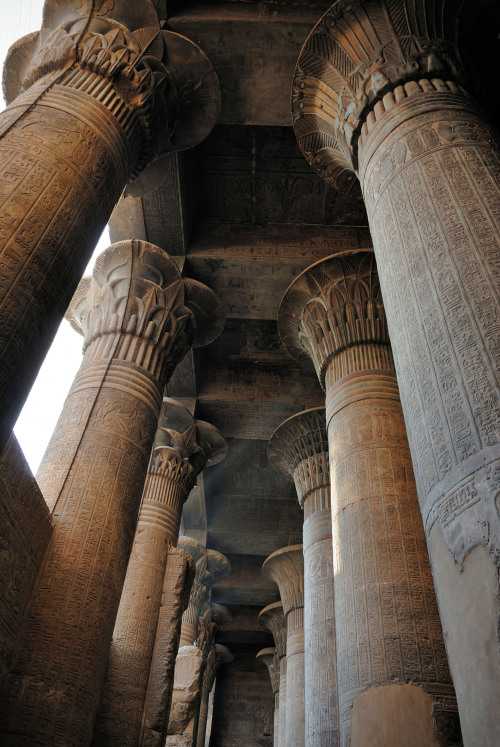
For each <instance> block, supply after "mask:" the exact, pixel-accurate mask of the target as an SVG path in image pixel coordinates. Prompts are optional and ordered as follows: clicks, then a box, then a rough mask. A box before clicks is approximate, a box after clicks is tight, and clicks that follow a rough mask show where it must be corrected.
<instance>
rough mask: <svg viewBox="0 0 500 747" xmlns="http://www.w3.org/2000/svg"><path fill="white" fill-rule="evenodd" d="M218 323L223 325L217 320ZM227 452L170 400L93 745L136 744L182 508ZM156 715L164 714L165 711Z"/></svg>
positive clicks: (150, 474)
mask: <svg viewBox="0 0 500 747" xmlns="http://www.w3.org/2000/svg"><path fill="white" fill-rule="evenodd" d="M206 295H208V294H206ZM201 300H203V299H201ZM198 306H200V307H201V305H200V304H198ZM213 321H214V322H216V323H215V324H214V326H215V327H216V330H217V329H218V328H219V324H218V322H219V320H218V319H217V318H216V319H214V320H213ZM197 331H198V326H197ZM205 337H207V338H208V339H210V338H209V335H208V334H206V335H205ZM226 450H227V449H226V444H225V441H224V439H223V438H222V436H221V434H220V433H219V431H218V430H217V428H214V427H213V426H210V425H209V424H208V423H204V422H202V421H196V420H194V418H193V417H192V416H191V414H190V413H189V411H188V410H186V409H185V408H183V407H181V406H180V405H179V404H178V403H176V402H175V401H174V400H171V399H167V400H164V402H163V406H162V412H161V414H160V419H159V423H158V430H157V432H156V436H155V442H154V446H153V453H152V455H151V460H150V463H149V468H148V475H147V477H146V483H145V486H144V493H143V496H142V503H141V508H140V511H139V518H138V522H137V528H136V532H135V537H134V543H133V546H132V552H131V555H130V559H129V563H128V567H127V575H126V577H125V583H124V585H123V590H122V596H121V600H120V607H119V609H118V616H117V619H116V623H115V629H114V632H113V643H112V644H111V650H110V660H109V664H108V672H107V678H106V683H105V686H104V696H103V704H102V707H101V709H100V713H99V715H98V718H97V723H96V726H95V729H94V739H93V743H94V744H95V745H98V744H107V745H110V744H115V743H116V744H118V745H120V747H125V745H134V744H136V743H137V740H138V738H139V733H140V731H141V726H142V725H143V724H144V716H143V712H144V703H145V699H146V693H147V687H148V680H149V678H150V668H151V661H152V656H153V647H154V645H155V638H156V633H157V630H158V620H159V614H160V606H161V601H162V593H163V594H165V593H166V594H167V595H168V593H169V592H168V589H165V588H164V577H165V568H166V565H167V558H168V552H169V549H170V547H172V546H175V545H176V543H177V537H178V534H179V523H180V519H181V512H182V506H183V504H184V501H185V500H186V499H187V497H188V495H189V492H190V490H191V489H192V488H193V487H194V484H195V482H196V479H197V477H198V474H199V473H200V472H201V470H202V469H203V468H204V466H205V465H206V464H207V463H209V462H210V461H212V462H213V463H216V462H217V461H219V460H220V459H222V458H223V457H224V456H225V453H226ZM178 597H179V595H178V594H175V592H174V598H178ZM162 679H163V678H162ZM161 689H162V690H163V682H162V685H161ZM165 705H166V702H165ZM155 720H162V719H161V718H160V716H159V714H157V716H156V718H155Z"/></svg>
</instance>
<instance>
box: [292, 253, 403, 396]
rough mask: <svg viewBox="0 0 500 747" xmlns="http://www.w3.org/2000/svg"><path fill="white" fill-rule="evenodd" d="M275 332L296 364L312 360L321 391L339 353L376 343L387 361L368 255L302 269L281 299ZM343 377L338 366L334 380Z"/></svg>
mask: <svg viewBox="0 0 500 747" xmlns="http://www.w3.org/2000/svg"><path fill="white" fill-rule="evenodd" d="M278 329H279V333H280V336H281V339H282V341H283V344H284V346H285V347H286V349H287V350H288V352H289V353H290V355H291V356H292V357H293V358H295V360H297V361H299V362H301V363H304V362H307V361H308V359H309V358H311V359H312V362H313V364H314V368H315V370H316V373H317V375H318V378H319V381H320V383H321V385H322V386H323V388H325V376H326V371H327V368H328V366H329V364H330V362H331V361H332V360H333V359H334V358H336V357H338V355H339V353H342V352H343V351H347V350H349V349H352V348H355V347H356V346H361V345H370V346H371V345H373V343H375V344H376V345H377V346H385V347H386V348H387V350H388V355H389V357H390V342H389V334H388V331H387V323H386V318H385V313H384V307H383V304H382V295H381V292H380V283H379V279H378V274H377V268H376V264H375V257H374V255H373V253H372V252H365V251H355V252H346V253H343V254H336V255H333V256H331V257H327V258H326V259H324V260H321V261H320V262H316V263H315V264H314V265H311V267H308V268H307V269H306V270H304V271H303V272H302V273H301V274H300V275H299V276H298V277H297V278H295V280H294V281H293V283H292V284H291V285H290V286H289V288H288V290H287V291H286V293H285V295H284V296H283V299H282V301H281V305H280V308H279V312H278ZM353 355H356V354H355V353H353ZM391 360H392V359H391ZM391 366H392V363H391ZM370 367H372V366H370ZM349 368H351V369H352V366H349ZM342 375H344V373H343V371H342V364H341V367H340V369H339V371H338V375H337V377H336V378H341V377H342Z"/></svg>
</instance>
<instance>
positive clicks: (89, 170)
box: [0, 89, 128, 428]
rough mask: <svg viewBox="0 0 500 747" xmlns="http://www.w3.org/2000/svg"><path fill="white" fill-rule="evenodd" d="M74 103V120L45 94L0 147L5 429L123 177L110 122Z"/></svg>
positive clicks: (96, 108)
mask: <svg viewBox="0 0 500 747" xmlns="http://www.w3.org/2000/svg"><path fill="white" fill-rule="evenodd" d="M80 99H81V100H80ZM78 104H79V106H81V110H80V116H76V115H75V112H77V111H78V110H77V109H75V108H74V107H73V108H72V110H71V109H70V105H69V104H68V101H67V100H65V98H64V97H63V96H62V95H61V93H60V90H59V89H56V90H53V91H51V92H50V93H48V94H47V95H46V97H45V99H44V102H43V105H42V104H39V105H38V106H37V108H36V110H33V111H32V112H30V113H29V114H27V115H26V116H25V118H24V119H23V121H22V124H20V125H19V126H17V127H16V128H15V129H14V130H12V131H11V132H9V133H7V134H6V135H5V137H4V138H3V139H2V141H1V143H0V156H1V158H0V160H1V163H2V166H1V170H0V205H1V211H2V215H1V217H0V236H1V239H2V241H1V245H2V249H1V255H0V289H1V290H2V306H1V312H2V330H1V333H0V344H1V349H0V372H1V381H2V387H1V388H2V414H3V415H5V414H7V416H6V419H5V427H6V428H7V427H8V425H9V424H10V425H12V420H13V419H14V418H15V415H16V413H17V411H18V409H20V402H19V399H18V397H19V396H20V397H21V398H22V397H23V396H24V395H25V393H26V389H27V388H29V384H30V383H31V380H32V378H33V377H34V375H35V371H36V369H37V367H38V366H39V364H40V362H41V358H42V357H43V355H44V354H45V352H46V348H47V347H48V344H49V339H50V338H51V336H52V335H53V333H54V331H55V327H54V325H55V322H56V321H57V320H58V318H60V316H61V315H62V313H63V312H64V309H65V308H66V306H67V305H68V303H69V301H70V298H71V295H72V293H73V291H74V289H75V287H76V284H77V282H78V280H79V278H80V277H81V274H82V271H83V269H84V267H85V264H86V262H87V261H88V258H89V256H90V254H91V252H92V249H93V247H94V246H95V243H96V241H97V239H98V237H99V235H100V233H101V232H102V230H103V228H104V225H105V223H106V220H107V218H108V216H109V214H110V212H111V210H112V207H113V204H114V203H115V201H116V200H117V199H118V196H119V193H120V189H121V187H122V184H123V182H124V180H125V178H126V176H125V175H126V172H127V164H128V155H127V152H126V143H125V141H124V140H123V138H119V137H117V138H114V139H113V138H110V137H109V122H107V121H106V120H105V118H104V115H103V113H102V111H101V109H102V107H101V106H100V105H99V104H98V103H97V102H93V101H92V99H88V101H87V98H86V97H83V96H80V97H79V98H78ZM91 125H92V126H91ZM26 350H30V355H29V356H26ZM10 413H12V414H10Z"/></svg>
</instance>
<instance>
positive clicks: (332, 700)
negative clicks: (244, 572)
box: [268, 407, 338, 747]
mask: <svg viewBox="0 0 500 747" xmlns="http://www.w3.org/2000/svg"><path fill="white" fill-rule="evenodd" d="M268 456H269V462H270V464H271V465H272V466H273V467H275V468H276V469H277V470H279V471H280V472H281V473H282V474H283V475H284V476H285V477H287V478H288V479H292V480H293V481H294V482H295V487H296V490H297V495H298V498H299V503H300V505H301V507H302V508H303V510H304V541H303V545H304V652H305V697H304V703H305V744H306V747H307V746H308V745H325V747H326V746H328V747H332V746H333V745H336V744H338V708H337V673H336V668H337V660H336V652H335V610H334V578H333V555H332V553H333V550H332V517H331V509H330V504H331V502H330V469H329V462H328V434H327V432H326V419H325V408H324V407H320V408H315V409H313V410H306V411H305V412H300V413H298V414H297V415H293V416H292V417H291V418H288V420H285V421H284V422H283V423H282V424H281V425H280V426H278V428H277V429H276V430H275V431H274V433H273V435H272V436H271V438H270V440H269V447H268Z"/></svg>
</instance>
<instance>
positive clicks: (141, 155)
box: [0, 0, 219, 449]
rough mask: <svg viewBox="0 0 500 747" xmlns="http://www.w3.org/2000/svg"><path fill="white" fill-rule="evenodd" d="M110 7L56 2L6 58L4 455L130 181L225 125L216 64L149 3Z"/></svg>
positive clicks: (1, 119)
mask: <svg viewBox="0 0 500 747" xmlns="http://www.w3.org/2000/svg"><path fill="white" fill-rule="evenodd" d="M90 5H92V10H87V8H90ZM100 5H101V6H102V7H101V8H100V9H99V11H98V13H97V6H96V4H95V3H92V4H90V3H82V2H64V3H60V2H56V0H47V2H46V3H45V11H44V21H43V26H42V29H41V31H40V32H39V33H36V34H30V35H28V36H27V37H25V38H24V39H21V40H20V41H19V42H17V43H16V44H15V45H14V46H13V47H12V49H11V51H10V53H9V55H8V58H7V62H6V66H5V72H4V77H5V81H6V94H7V99H8V102H9V106H8V108H7V109H6V110H5V111H4V112H3V113H2V114H0V185H1V188H0V264H1V272H0V317H1V324H0V449H2V448H3V446H4V444H5V442H6V440H7V438H8V437H9V435H10V432H11V429H12V427H13V425H14V423H15V420H16V418H17V416H18V414H19V411H20V410H21V408H22V406H23V402H24V399H25V397H26V395H27V394H28V392H29V389H30V387H31V384H32V383H33V381H34V379H35V376H36V374H37V371H38V368H39V366H40V364H41V363H42V361H43V358H44V357H45V354H46V352H47V350H48V348H49V346H50V343H51V341H52V338H53V336H54V334H55V332H56V330H57V326H58V324H59V322H60V321H61V318H62V315H63V314H64V312H65V310H66V308H67V306H68V303H69V302H70V300H71V297H72V295H73V293H74V291H75V289H76V286H77V284H78V281H79V280H80V278H81V276H82V274H83V271H84V269H85V266H86V265H87V262H88V260H89V259H90V255H91V254H92V251H93V249H94V246H95V245H96V243H97V240H98V238H99V236H100V234H101V233H102V231H103V229H104V227H105V225H106V222H107V220H108V218H109V216H110V214H111V211H112V209H113V207H114V205H115V203H116V201H117V200H118V198H119V196H120V194H121V192H122V190H123V188H124V186H125V185H126V184H127V182H128V181H129V179H130V178H131V177H132V176H135V175H137V174H139V172H141V170H142V169H143V168H144V167H145V166H146V164H147V163H148V162H149V161H150V160H151V159H152V158H153V157H154V156H155V155H156V153H157V151H158V150H159V149H162V150H178V149H182V148H185V147H189V146H190V145H195V144H196V143H197V142H199V141H200V139H203V137H205V136H206V135H207V134H208V133H209V132H210V130H211V128H212V126H213V124H214V123H215V121H216V119H217V112H214V111H213V109H214V105H213V103H212V102H217V101H218V100H219V94H218V84H217V80H216V76H215V73H214V72H213V70H212V68H211V66H210V63H209V62H208V60H207V58H206V57H205V55H204V54H203V53H202V52H201V50H199V49H198V47H196V45H194V44H193V43H192V42H189V41H188V40H187V39H184V37H181V36H179V35H177V34H174V33H172V32H166V31H162V30H161V29H160V26H159V22H158V17H157V15H156V11H155V9H154V6H153V3H152V2H151V0H141V2H140V3H139V4H138V3H126V4H125V3H120V5H119V7H117V4H116V3H105V4H103V3H101V4H100ZM94 6H96V7H94ZM186 59H189V60H190V65H192V67H191V69H188V68H189V65H186V62H185V60H186ZM188 80H191V81H192V80H199V81H200V86H199V87H198V86H195V87H193V86H191V88H190V96H194V99H195V100H194V101H193V103H194V109H193V108H192V105H191V102H190V106H189V107H182V106H181V107H179V104H180V103H182V102H181V101H180V97H181V94H180V93H179V94H178V93H177V91H179V92H182V90H183V88H184V87H185V84H186V83H187V81H188ZM202 91H203V93H202ZM200 94H201V97H200ZM207 94H208V96H207ZM203 100H204V101H205V102H209V103H207V104H206V106H205V108H206V117H204V116H203V115H202V112H201V111H200V110H203V103H202V101H203ZM215 108H217V106H215ZM196 110H198V111H196ZM214 114H215V118H214ZM193 115H194V116H193ZM200 115H201V116H200ZM190 118H192V119H193V120H195V121H196V123H197V125H198V123H199V126H194V127H193V122H192V121H191V122H190ZM174 125H175V127H174ZM186 125H189V126H186ZM174 129H175V132H174Z"/></svg>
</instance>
